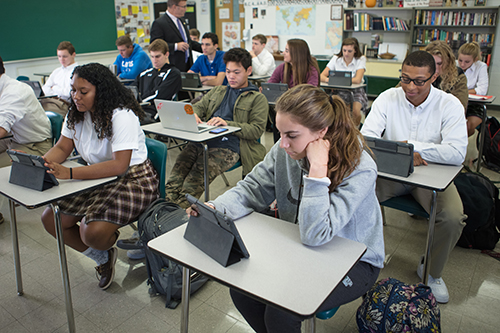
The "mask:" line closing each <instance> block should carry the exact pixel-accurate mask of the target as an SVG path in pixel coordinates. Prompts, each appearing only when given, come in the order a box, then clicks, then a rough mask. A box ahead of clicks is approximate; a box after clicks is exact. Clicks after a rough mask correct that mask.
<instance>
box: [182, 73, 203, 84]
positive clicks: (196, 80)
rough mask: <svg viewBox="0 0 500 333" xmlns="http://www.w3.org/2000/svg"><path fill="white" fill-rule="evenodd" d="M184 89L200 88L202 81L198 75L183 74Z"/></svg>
mask: <svg viewBox="0 0 500 333" xmlns="http://www.w3.org/2000/svg"><path fill="white" fill-rule="evenodd" d="M181 79H182V87H183V88H200V87H201V86H202V85H201V81H200V75H199V74H198V73H187V72H182V73H181Z"/></svg>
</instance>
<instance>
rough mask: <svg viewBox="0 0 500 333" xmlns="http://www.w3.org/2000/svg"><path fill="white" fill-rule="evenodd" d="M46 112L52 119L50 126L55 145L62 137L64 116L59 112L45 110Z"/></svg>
mask: <svg viewBox="0 0 500 333" xmlns="http://www.w3.org/2000/svg"><path fill="white" fill-rule="evenodd" d="M45 114H46V115H47V117H48V118H49V119H50V126H51V129H52V145H55V144H56V143H57V141H59V138H60V137H61V130H62V125H63V122H64V117H63V116H61V115H60V114H59V113H55V112H52V111H45Z"/></svg>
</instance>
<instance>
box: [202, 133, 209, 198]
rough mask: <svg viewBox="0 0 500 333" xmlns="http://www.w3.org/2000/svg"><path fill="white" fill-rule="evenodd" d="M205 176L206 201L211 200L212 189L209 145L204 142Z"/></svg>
mask: <svg viewBox="0 0 500 333" xmlns="http://www.w3.org/2000/svg"><path fill="white" fill-rule="evenodd" d="M203 177H204V185H205V202H207V201H209V200H210V189H209V184H208V145H207V143H206V142H203Z"/></svg>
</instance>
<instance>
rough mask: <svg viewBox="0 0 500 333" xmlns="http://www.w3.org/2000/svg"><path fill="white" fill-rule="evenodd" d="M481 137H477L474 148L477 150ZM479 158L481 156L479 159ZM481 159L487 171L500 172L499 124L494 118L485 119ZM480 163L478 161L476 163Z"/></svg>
mask: <svg viewBox="0 0 500 333" xmlns="http://www.w3.org/2000/svg"><path fill="white" fill-rule="evenodd" d="M482 130H483V128H481V131H482ZM480 138H481V135H478V136H477V141H476V146H477V148H478V149H479V145H480V142H479V141H480ZM479 158H481V156H480V157H479ZM482 159H483V161H484V163H485V165H486V167H487V168H488V169H491V170H494V171H500V123H499V122H498V120H497V118H495V117H488V118H487V119H486V133H485V134H484V143H483V156H482ZM478 163H480V161H478Z"/></svg>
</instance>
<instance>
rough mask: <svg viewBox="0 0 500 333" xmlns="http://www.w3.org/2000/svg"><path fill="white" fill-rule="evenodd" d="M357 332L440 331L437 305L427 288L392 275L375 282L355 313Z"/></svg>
mask: <svg viewBox="0 0 500 333" xmlns="http://www.w3.org/2000/svg"><path fill="white" fill-rule="evenodd" d="M356 323H357V324H358V328H359V332H370V333H371V332H394V333H396V332H426V333H427V332H429V333H430V332H433V333H435V332H441V317H440V312H439V307H438V304H437V302H436V299H435V298H434V295H433V294H432V292H431V288H430V287H428V286H426V285H424V284H422V283H419V284H414V285H408V284H406V283H403V282H401V281H398V280H396V279H393V278H387V279H383V280H380V281H379V282H377V283H376V284H375V285H374V286H373V287H372V289H371V290H370V291H369V292H368V293H367V294H366V296H365V298H364V300H363V303H361V305H360V307H359V308H358V311H357V314H356Z"/></svg>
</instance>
